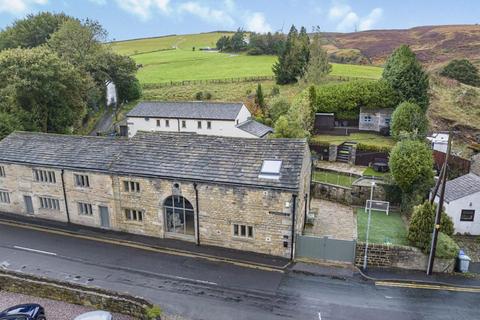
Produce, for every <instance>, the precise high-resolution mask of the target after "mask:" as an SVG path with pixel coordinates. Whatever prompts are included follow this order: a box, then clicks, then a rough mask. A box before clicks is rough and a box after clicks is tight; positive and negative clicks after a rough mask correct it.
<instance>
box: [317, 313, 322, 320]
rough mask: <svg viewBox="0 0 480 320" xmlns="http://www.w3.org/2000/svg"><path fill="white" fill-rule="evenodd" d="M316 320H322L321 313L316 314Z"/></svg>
mask: <svg viewBox="0 0 480 320" xmlns="http://www.w3.org/2000/svg"><path fill="white" fill-rule="evenodd" d="M318 320H322V313H321V312H319V313H318Z"/></svg>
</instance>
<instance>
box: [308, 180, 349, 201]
mask: <svg viewBox="0 0 480 320" xmlns="http://www.w3.org/2000/svg"><path fill="white" fill-rule="evenodd" d="M312 196H313V197H314V198H317V199H325V200H330V201H334V202H338V203H342V204H346V205H349V204H351V203H352V189H351V188H348V187H342V186H337V185H335V184H330V183H325V182H316V181H314V182H313V188H312Z"/></svg>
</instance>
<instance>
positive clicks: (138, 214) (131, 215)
mask: <svg viewBox="0 0 480 320" xmlns="http://www.w3.org/2000/svg"><path fill="white" fill-rule="evenodd" d="M123 212H125V219H127V220H129V221H140V222H141V221H143V211H141V210H135V209H123Z"/></svg>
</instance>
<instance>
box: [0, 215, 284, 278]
mask: <svg viewBox="0 0 480 320" xmlns="http://www.w3.org/2000/svg"><path fill="white" fill-rule="evenodd" d="M1 223H7V224H8V223H13V224H15V225H23V226H25V227H27V228H29V227H32V228H35V229H42V228H43V229H45V230H50V231H53V232H60V233H62V232H64V233H67V234H71V235H78V236H80V237H82V238H89V237H94V238H95V239H97V240H102V239H103V240H105V241H106V242H110V241H113V242H115V243H117V244H123V245H126V246H128V245H131V246H134V247H149V248H152V249H157V250H164V251H168V252H171V253H172V254H174V253H177V254H179V255H190V256H195V257H198V258H205V259H210V260H218V261H223V262H227V263H233V264H238V265H243V266H247V267H252V268H260V269H268V270H269V269H274V270H277V271H283V270H284V269H285V268H286V267H287V266H288V264H289V263H290V260H288V259H285V258H281V257H276V256H270V255H265V254H259V253H254V252H245V251H241V250H234V249H228V248H221V247H215V246H208V245H200V246H197V245H196V244H195V243H193V242H187V241H181V240H176V239H162V238H158V237H148V236H142V235H135V234H131V233H126V232H119V231H112V230H104V229H99V228H93V227H87V226H83V225H75V224H68V223H64V222H58V221H51V220H46V219H39V218H37V217H35V218H32V217H28V216H21V215H18V214H9V213H2V212H0V224H1Z"/></svg>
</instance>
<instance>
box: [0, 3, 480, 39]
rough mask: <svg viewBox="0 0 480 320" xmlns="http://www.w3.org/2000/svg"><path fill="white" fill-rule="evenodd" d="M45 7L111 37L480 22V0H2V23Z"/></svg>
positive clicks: (0, 19) (350, 29) (0, 27)
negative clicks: (98, 27) (95, 26)
mask: <svg viewBox="0 0 480 320" xmlns="http://www.w3.org/2000/svg"><path fill="white" fill-rule="evenodd" d="M40 11H53V12H65V13H67V14H69V15H72V16H75V17H77V18H80V19H86V18H90V19H94V20H98V21H99V22H100V23H101V24H102V25H103V26H104V27H105V28H106V29H107V31H108V32H109V40H124V39H133V38H142V37H152V36H159V35H167V34H186V33H198V32H208V31H215V30H236V29H237V28H242V29H244V30H247V31H255V32H268V31H273V32H274V31H282V30H283V31H284V32H287V31H288V29H289V28H290V26H291V25H292V24H295V25H296V26H305V27H307V30H309V31H310V30H312V28H313V27H314V26H319V27H320V29H321V30H322V31H335V32H352V31H356V30H357V31H363V30H371V29H405V28H411V27H415V26H421V25H438V24H476V23H480V0H401V1H398V0H0V29H3V28H5V27H6V26H8V25H10V24H11V23H12V22H13V21H15V20H16V19H21V18H23V17H25V16H26V15H27V14H31V13H37V12H40Z"/></svg>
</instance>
